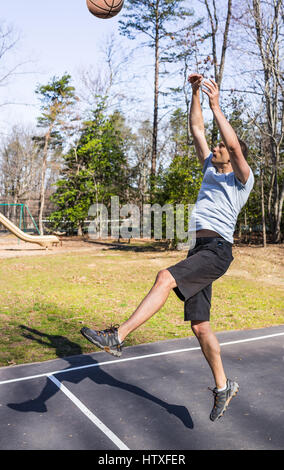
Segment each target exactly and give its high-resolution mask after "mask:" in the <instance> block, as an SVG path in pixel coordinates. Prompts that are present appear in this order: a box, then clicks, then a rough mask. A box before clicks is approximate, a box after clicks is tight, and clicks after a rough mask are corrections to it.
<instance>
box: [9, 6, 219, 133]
mask: <svg viewBox="0 0 284 470" xmlns="http://www.w3.org/2000/svg"><path fill="white" fill-rule="evenodd" d="M192 5H194V6H195V8H196V9H197V10H198V13H199V15H197V16H200V15H201V5H202V4H201V3H200V2H198V1H193V2H192ZM224 11H225V10H224ZM122 16H123V10H122V12H121V13H120V14H119V15H118V16H116V17H114V18H112V19H108V20H102V19H98V18H96V17H94V16H93V15H91V13H90V12H89V11H88V9H87V6H86V0H45V1H42V0H26V1H23V0H13V2H8V1H5V2H4V1H3V2H2V4H1V11H0V20H1V22H2V21H5V22H6V24H8V25H9V24H11V25H13V26H14V28H15V30H16V31H18V32H19V33H20V40H19V42H18V44H17V46H16V47H15V48H14V49H13V50H12V51H11V53H10V54H9V58H10V59H9V64H10V65H11V66H13V65H14V64H17V63H21V62H27V63H26V64H25V65H23V66H22V68H21V70H22V71H24V72H25V73H24V74H19V75H17V76H16V77H14V78H13V80H11V81H10V83H9V84H8V85H7V86H5V87H0V139H1V135H5V134H7V133H9V130H10V129H11V127H12V126H13V125H14V124H24V125H25V126H29V125H31V126H33V125H35V124H36V116H38V115H39V112H40V111H39V106H38V101H37V99H36V95H35V93H34V91H35V88H36V86H37V85H38V84H46V83H47V82H48V81H49V80H50V79H51V78H52V77H53V76H55V75H56V76H61V75H62V74H64V73H65V72H68V73H70V74H71V75H72V77H73V80H74V82H73V83H74V85H75V86H76V87H77V85H78V84H79V75H78V73H79V70H80V69H82V68H85V69H86V68H88V67H90V66H92V67H93V68H94V69H96V68H97V69H100V68H102V66H103V62H102V61H103V56H102V53H101V47H102V45H103V44H104V42H105V39H106V38H107V37H109V36H110V35H111V34H113V33H114V34H115V36H116V38H117V39H116V40H117V45H118V47H119V48H121V52H122V53H123V54H125V53H126V54H128V53H129V52H130V51H131V50H132V49H133V48H134V47H135V45H137V42H138V41H130V40H128V39H126V38H124V37H122V36H120V35H119V33H118V21H119V19H120V18H122ZM7 57H8V56H7ZM152 65H153V50H150V49H147V48H144V49H143V50H141V49H140V50H139V51H135V60H134V61H131V63H130V64H129V66H127V67H125V70H124V84H123V83H122V84H121V88H122V89H123V90H124V91H126V93H128V95H131V93H132V94H135V95H136V96H137V97H138V98H140V99H141V103H140V104H139V105H134V107H133V109H132V114H131V110H130V109H127V115H128V116H130V119H132V121H134V120H136V121H137V122H138V121H139V120H141V119H145V118H149V119H151V118H152V109H153V67H152ZM136 72H137V77H136V78H135V80H131V77H132V75H133V74H135V73H136ZM0 77H1V61H0ZM139 77H140V78H139ZM169 80H170V79H167V78H166V79H165V78H161V88H162V89H165V87H166V85H167V84H169ZM175 85H176V83H175ZM131 87H132V89H131ZM7 100H8V101H11V102H13V103H22V104H17V105H16V104H13V105H12V106H1V103H3V102H5V101H7ZM161 100H162V97H161V99H160V104H161V103H162V101H161ZM135 106H136V108H135ZM134 112H135V114H134ZM205 112H206V110H205ZM160 115H162V111H161V114H160ZM133 116H134V118H133ZM207 116H208V109H207ZM209 118H211V112H210V111H209Z"/></svg>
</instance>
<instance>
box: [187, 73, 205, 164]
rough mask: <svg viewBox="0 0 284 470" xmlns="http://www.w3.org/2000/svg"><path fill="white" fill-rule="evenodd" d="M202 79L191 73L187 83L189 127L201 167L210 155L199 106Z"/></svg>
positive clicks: (200, 76) (198, 75)
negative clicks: (190, 88)
mask: <svg viewBox="0 0 284 470" xmlns="http://www.w3.org/2000/svg"><path fill="white" fill-rule="evenodd" d="M202 79H203V77H202V75H200V74H198V73H192V74H191V75H189V77H188V81H189V82H190V83H191V87H192V99H191V107H190V114H189V126H190V131H191V134H192V137H193V141H194V146H195V149H196V153H197V156H198V159H199V161H200V163H201V165H203V164H204V160H205V158H207V157H208V156H209V154H210V150H209V147H208V144H207V141H206V138H205V128H204V120H203V115H202V109H201V105H200V86H201V82H202Z"/></svg>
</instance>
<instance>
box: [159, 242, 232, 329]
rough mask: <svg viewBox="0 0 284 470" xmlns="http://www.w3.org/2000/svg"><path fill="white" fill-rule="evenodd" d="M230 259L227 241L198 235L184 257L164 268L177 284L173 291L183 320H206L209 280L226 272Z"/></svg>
mask: <svg viewBox="0 0 284 470" xmlns="http://www.w3.org/2000/svg"><path fill="white" fill-rule="evenodd" d="M233 259H234V258H233V256H232V244H231V243H230V242H228V241H227V240H224V238H222V237H201V238H197V239H196V244H195V247H194V248H192V249H191V250H189V252H188V254H187V257H186V259H184V260H183V261H180V262H179V263H177V264H175V265H173V266H170V267H169V268H167V269H168V271H169V272H170V273H171V275H172V276H173V277H174V278H175V281H176V284H177V287H175V288H174V292H175V293H176V295H177V296H178V297H179V299H180V300H182V301H183V302H184V321H192V320H198V321H209V318H210V307H211V296H212V282H213V281H215V280H216V279H218V278H219V277H221V276H222V275H223V274H224V273H225V272H226V271H227V269H228V268H229V266H230V264H231V262H232V261H233Z"/></svg>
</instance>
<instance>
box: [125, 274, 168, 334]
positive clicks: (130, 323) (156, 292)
mask: <svg viewBox="0 0 284 470" xmlns="http://www.w3.org/2000/svg"><path fill="white" fill-rule="evenodd" d="M176 286H177V285H176V282H175V279H174V277H173V276H172V275H171V273H170V272H169V271H168V270H167V269H163V270H162V271H160V272H159V273H158V275H157V277H156V281H155V283H154V285H153V287H152V289H151V290H150V291H149V293H148V294H147V295H146V297H144V299H143V300H142V302H141V303H140V304H139V306H138V307H137V309H136V310H135V312H133V314H132V315H131V317H130V318H129V319H128V320H126V322H124V323H123V324H122V325H121V326H120V327H119V329H118V335H119V339H120V341H124V339H125V337H126V336H127V335H128V334H129V333H131V332H132V331H134V330H136V328H138V327H139V326H140V325H142V324H143V323H145V322H146V321H147V320H149V318H151V317H152V316H153V315H154V313H156V312H158V310H160V309H161V308H162V306H163V305H164V303H165V302H166V300H167V298H168V296H169V293H170V291H171V289H173V288H174V287H176Z"/></svg>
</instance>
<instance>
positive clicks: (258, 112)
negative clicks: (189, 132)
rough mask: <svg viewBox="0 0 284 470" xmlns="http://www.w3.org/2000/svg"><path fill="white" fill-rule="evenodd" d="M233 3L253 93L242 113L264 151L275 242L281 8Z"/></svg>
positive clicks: (280, 178) (283, 73)
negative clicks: (260, 139)
mask: <svg viewBox="0 0 284 470" xmlns="http://www.w3.org/2000/svg"><path fill="white" fill-rule="evenodd" d="M237 8H238V10H236V12H235V14H234V23H235V24H236V25H238V26H240V28H239V35H238V42H239V44H242V43H244V42H245V44H246V47H245V48H244V49H242V50H240V51H239V52H241V53H242V63H240V66H242V64H243V66H242V67H240V74H242V75H243V76H245V77H247V83H246V84H245V87H244V88H245V91H246V92H247V93H250V94H249V95H247V96H252V98H253V100H251V102H250V103H248V105H247V114H248V116H249V118H250V120H251V125H253V126H255V127H256V128H257V129H258V131H259V132H260V134H261V138H262V147H261V149H262V151H263V152H265V154H263V155H260V156H259V158H260V159H261V160H262V172H263V174H262V177H263V184H264V196H265V197H266V212H267V219H268V222H269V226H270V230H271V231H272V233H273V235H274V236H273V238H274V242H279V241H280V240H281V222H282V215H283V201H284V172H283V137H284V98H283V97H284V81H283V77H284V69H283V54H281V50H283V38H284V30H283V25H284V23H283V21H281V19H283V15H284V7H283V2H281V1H280V0H268V1H266V0H265V1H264V0H249V1H248V2H247V3H246V4H243V3H242V2H239V4H238V5H237ZM237 13H238V15H237ZM240 33H241V34H240ZM239 48H240V46H239ZM246 57H247V58H248V61H247V63H246V62H245V58H246ZM247 64H249V66H247ZM247 101H248V100H247Z"/></svg>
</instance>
